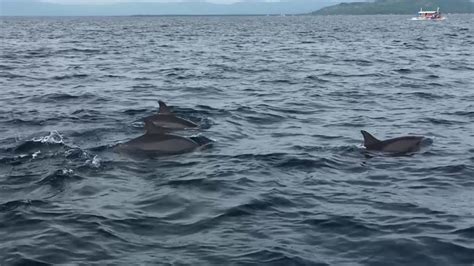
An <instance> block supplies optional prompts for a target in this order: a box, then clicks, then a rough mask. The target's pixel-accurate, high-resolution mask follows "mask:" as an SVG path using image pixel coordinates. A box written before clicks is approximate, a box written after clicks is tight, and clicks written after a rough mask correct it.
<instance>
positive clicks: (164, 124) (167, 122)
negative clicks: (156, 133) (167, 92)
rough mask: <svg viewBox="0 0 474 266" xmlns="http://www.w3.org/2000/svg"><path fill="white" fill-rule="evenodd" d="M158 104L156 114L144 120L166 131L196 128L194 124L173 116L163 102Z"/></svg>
mask: <svg viewBox="0 0 474 266" xmlns="http://www.w3.org/2000/svg"><path fill="white" fill-rule="evenodd" d="M158 104H159V105H160V109H159V110H158V114H155V115H152V116H148V117H146V118H145V119H146V120H148V121H151V122H152V123H153V124H155V125H156V126H158V127H161V128H164V129H167V130H182V129H188V128H197V127H198V125H196V124H195V123H193V122H191V121H189V120H186V119H184V118H181V117H178V116H176V115H174V114H173V113H172V112H171V110H170V109H169V107H168V106H167V105H166V104H165V103H164V102H163V101H158Z"/></svg>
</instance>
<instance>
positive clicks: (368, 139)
mask: <svg viewBox="0 0 474 266" xmlns="http://www.w3.org/2000/svg"><path fill="white" fill-rule="evenodd" d="M360 132H361V133H362V136H364V146H365V147H367V146H371V145H374V144H377V143H379V142H380V140H378V139H377V138H375V137H374V136H372V135H371V134H370V133H369V132H367V131H365V130H361V131H360Z"/></svg>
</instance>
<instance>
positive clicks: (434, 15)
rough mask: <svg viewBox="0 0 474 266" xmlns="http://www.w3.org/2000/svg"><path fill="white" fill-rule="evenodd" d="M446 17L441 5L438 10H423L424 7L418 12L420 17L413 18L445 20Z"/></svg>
mask: <svg viewBox="0 0 474 266" xmlns="http://www.w3.org/2000/svg"><path fill="white" fill-rule="evenodd" d="M445 19H446V17H444V16H442V15H441V12H439V7H438V9H436V11H423V8H421V9H420V12H418V17H416V18H412V20H445Z"/></svg>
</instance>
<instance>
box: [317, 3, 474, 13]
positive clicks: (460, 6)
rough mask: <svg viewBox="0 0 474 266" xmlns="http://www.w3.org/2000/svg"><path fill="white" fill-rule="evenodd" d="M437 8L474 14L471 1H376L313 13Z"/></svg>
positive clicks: (344, 5)
mask: <svg viewBox="0 0 474 266" xmlns="http://www.w3.org/2000/svg"><path fill="white" fill-rule="evenodd" d="M437 7H439V8H440V10H441V12H443V13H473V12H474V3H473V2H471V1H470V0H376V1H374V2H355V3H341V4H337V5H333V6H329V7H325V8H322V9H320V10H318V11H315V12H312V13H311V14H313V15H375V14H414V13H416V12H418V10H420V8H423V9H424V10H433V9H436V8H437Z"/></svg>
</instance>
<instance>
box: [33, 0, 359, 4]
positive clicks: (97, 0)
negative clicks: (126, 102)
mask: <svg viewBox="0 0 474 266" xmlns="http://www.w3.org/2000/svg"><path fill="white" fill-rule="evenodd" d="M41 1H42V2H51V3H61V4H107V3H119V2H129V3H130V2H196V1H203V2H213V3H234V2H239V1H242V0H41ZM244 1H252V0H244ZM257 1H265V2H277V1H280V0H257ZM283 1H291V0H283ZM313 1H314V2H326V3H327V2H335V3H336V2H342V1H344V0H313ZM351 1H355V0H346V1H344V2H351ZM359 1H362V0H359Z"/></svg>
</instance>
